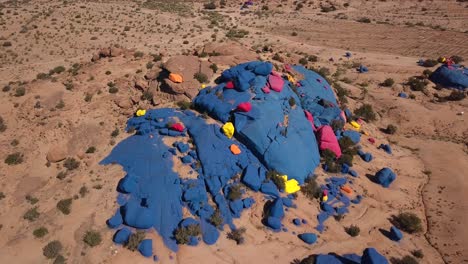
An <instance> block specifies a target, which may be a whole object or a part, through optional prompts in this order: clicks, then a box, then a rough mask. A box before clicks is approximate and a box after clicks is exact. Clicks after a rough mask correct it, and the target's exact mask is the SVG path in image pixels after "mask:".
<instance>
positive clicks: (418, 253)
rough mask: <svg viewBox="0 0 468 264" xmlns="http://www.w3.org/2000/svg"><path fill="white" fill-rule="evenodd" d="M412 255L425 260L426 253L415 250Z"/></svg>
mask: <svg viewBox="0 0 468 264" xmlns="http://www.w3.org/2000/svg"><path fill="white" fill-rule="evenodd" d="M411 254H412V255H413V256H415V257H417V258H420V259H421V258H424V253H423V251H422V250H421V249H415V250H413V251H411Z"/></svg>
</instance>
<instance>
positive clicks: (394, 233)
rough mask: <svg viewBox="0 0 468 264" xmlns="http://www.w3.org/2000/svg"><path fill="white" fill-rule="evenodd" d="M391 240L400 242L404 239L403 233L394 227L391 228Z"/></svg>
mask: <svg viewBox="0 0 468 264" xmlns="http://www.w3.org/2000/svg"><path fill="white" fill-rule="evenodd" d="M390 238H391V239H392V240H393V241H400V240H402V239H403V233H402V232H401V231H400V229H398V228H396V227H395V226H392V227H391V228H390Z"/></svg>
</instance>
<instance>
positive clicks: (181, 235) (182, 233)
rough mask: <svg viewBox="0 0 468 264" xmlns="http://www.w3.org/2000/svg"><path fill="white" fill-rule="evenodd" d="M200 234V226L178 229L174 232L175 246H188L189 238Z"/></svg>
mask: <svg viewBox="0 0 468 264" xmlns="http://www.w3.org/2000/svg"><path fill="white" fill-rule="evenodd" d="M200 234H201V228H200V225H189V226H187V227H179V228H177V229H176V230H175V232H174V237H175V239H176V241H177V244H188V243H189V242H190V237H191V236H194V237H197V236H199V235H200Z"/></svg>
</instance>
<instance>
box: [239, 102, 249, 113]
mask: <svg viewBox="0 0 468 264" xmlns="http://www.w3.org/2000/svg"><path fill="white" fill-rule="evenodd" d="M237 110H238V111H240V112H250V110H252V104H250V102H244V103H240V104H239V105H238V106H237Z"/></svg>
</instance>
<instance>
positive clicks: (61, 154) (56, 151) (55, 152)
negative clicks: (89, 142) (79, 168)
mask: <svg viewBox="0 0 468 264" xmlns="http://www.w3.org/2000/svg"><path fill="white" fill-rule="evenodd" d="M67 154H68V149H67V147H65V146H58V145H57V146H53V147H51V148H50V149H49V152H47V157H46V158H47V160H48V161H49V162H59V161H62V160H64V159H66V158H67Z"/></svg>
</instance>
